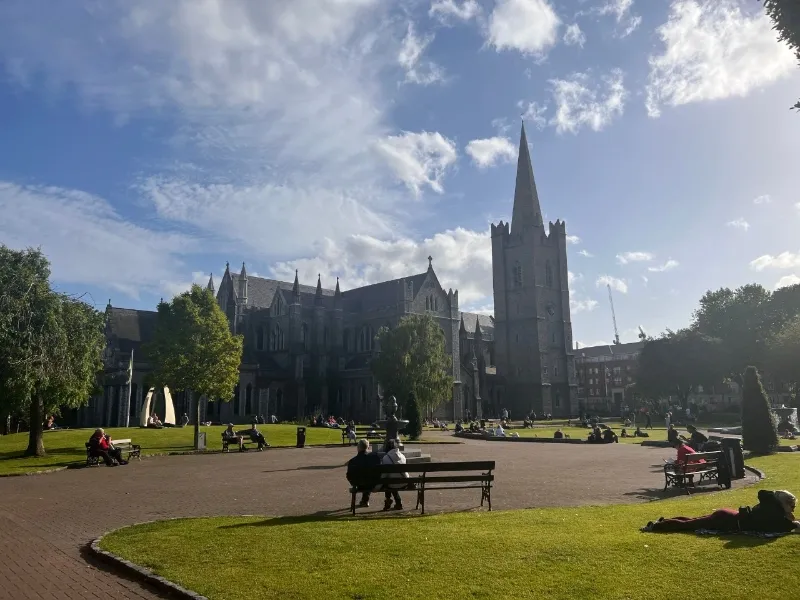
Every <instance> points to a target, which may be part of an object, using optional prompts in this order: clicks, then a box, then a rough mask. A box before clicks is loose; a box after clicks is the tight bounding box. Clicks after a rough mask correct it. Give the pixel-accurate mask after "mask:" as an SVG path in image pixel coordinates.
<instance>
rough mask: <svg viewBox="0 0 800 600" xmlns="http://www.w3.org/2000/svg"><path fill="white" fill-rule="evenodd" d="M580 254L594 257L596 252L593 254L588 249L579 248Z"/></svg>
mask: <svg viewBox="0 0 800 600" xmlns="http://www.w3.org/2000/svg"><path fill="white" fill-rule="evenodd" d="M578 254H580V255H581V256H585V257H586V258H594V254H592V253H591V252H589V251H588V250H579V251H578Z"/></svg>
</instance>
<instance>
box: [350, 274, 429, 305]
mask: <svg viewBox="0 0 800 600" xmlns="http://www.w3.org/2000/svg"><path fill="white" fill-rule="evenodd" d="M427 276H428V273H427V271H426V272H425V273H419V274H417V275H411V276H410V277H403V278H401V279H404V280H405V285H408V282H409V281H410V282H412V283H413V284H414V297H416V295H417V294H418V293H419V290H420V288H421V287H422V284H423V283H424V282H425V278H426V277H427ZM401 279H390V280H389V281H381V282H380V283H373V284H372V285H365V286H363V287H360V288H354V289H352V290H347V291H346V292H342V300H343V306H342V307H343V308H344V310H346V311H347V312H354V313H357V312H361V311H365V310H371V309H375V308H381V307H384V306H393V305H397V304H398V303H400V302H402V301H403V300H402V299H403V297H404V288H403V284H401V283H400V281H401Z"/></svg>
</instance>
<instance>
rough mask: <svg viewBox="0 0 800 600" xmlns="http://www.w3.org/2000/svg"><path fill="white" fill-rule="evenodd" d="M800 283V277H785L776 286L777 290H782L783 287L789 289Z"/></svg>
mask: <svg viewBox="0 0 800 600" xmlns="http://www.w3.org/2000/svg"><path fill="white" fill-rule="evenodd" d="M799 283H800V277H798V276H797V275H784V276H783V277H781V278H780V279H779V280H778V283H776V284H775V289H776V290H777V289H780V288H783V287H789V286H792V285H797V284H799Z"/></svg>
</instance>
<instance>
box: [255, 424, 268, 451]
mask: <svg viewBox="0 0 800 600" xmlns="http://www.w3.org/2000/svg"><path fill="white" fill-rule="evenodd" d="M250 439H251V440H253V442H254V443H256V444H258V450H259V452H260V451H261V450H263V449H264V448H269V447H270V446H269V444H268V443H267V438H265V437H264V434H263V433H261V432H260V431H259V430H258V423H253V428H252V429H251V430H250Z"/></svg>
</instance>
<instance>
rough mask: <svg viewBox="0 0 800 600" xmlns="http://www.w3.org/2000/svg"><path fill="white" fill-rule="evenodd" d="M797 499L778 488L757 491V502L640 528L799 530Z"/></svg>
mask: <svg viewBox="0 0 800 600" xmlns="http://www.w3.org/2000/svg"><path fill="white" fill-rule="evenodd" d="M796 506H797V499H796V498H795V497H794V495H793V494H791V493H789V492H787V491H785V490H779V491H776V492H770V491H768V490H759V491H758V504H756V505H755V506H753V507H750V506H744V507H742V508H740V509H739V510H733V509H731V508H722V509H720V510H716V511H714V512H713V513H711V514H710V515H705V516H702V517H673V518H671V519H665V518H663V517H662V518H661V519H659V520H658V521H656V522H655V523H654V522H653V521H650V522H649V523H648V524H647V525H646V526H645V527H643V528H642V531H654V532H658V533H671V532H675V531H696V530H698V529H710V530H714V531H722V532H726V533H736V532H738V531H755V532H760V533H789V532H795V533H800V529H798V528H800V521H797V520H796V519H795V516H794V510H795V507H796Z"/></svg>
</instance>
